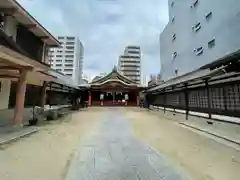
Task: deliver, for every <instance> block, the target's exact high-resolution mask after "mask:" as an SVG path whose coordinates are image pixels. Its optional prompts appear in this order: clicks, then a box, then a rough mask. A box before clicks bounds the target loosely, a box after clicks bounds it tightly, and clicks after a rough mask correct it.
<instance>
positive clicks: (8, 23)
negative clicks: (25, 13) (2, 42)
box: [4, 16, 18, 41]
mask: <svg viewBox="0 0 240 180" xmlns="http://www.w3.org/2000/svg"><path fill="white" fill-rule="evenodd" d="M17 25H18V23H17V21H16V20H15V19H14V18H13V17H11V16H7V17H6V20H5V23H4V31H5V32H6V33H7V35H8V36H11V37H12V38H13V40H15V41H16V36H17Z"/></svg>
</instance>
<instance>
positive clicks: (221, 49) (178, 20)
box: [160, 0, 240, 80]
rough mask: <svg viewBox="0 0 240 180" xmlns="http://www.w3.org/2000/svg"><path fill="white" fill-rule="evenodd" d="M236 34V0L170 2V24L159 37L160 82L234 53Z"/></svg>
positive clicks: (239, 24)
mask: <svg viewBox="0 0 240 180" xmlns="http://www.w3.org/2000/svg"><path fill="white" fill-rule="evenodd" d="M239 32H240V1H239V0H227V1H226V0H211V1H210V0H184V1H179V0H169V22H168V24H167V26H166V27H165V29H164V30H163V32H162V33H161V35H160V52H161V55H160V56H161V64H162V67H161V70H162V75H163V79H164V80H166V79H170V78H172V77H174V76H178V75H182V74H185V73H188V72H190V71H193V70H195V69H197V68H199V67H201V66H203V65H205V64H208V63H211V62H212V61H215V60H217V59H219V58H221V57H223V56H225V55H227V54H231V53H233V52H235V51H237V50H238V49H240V39H239Z"/></svg>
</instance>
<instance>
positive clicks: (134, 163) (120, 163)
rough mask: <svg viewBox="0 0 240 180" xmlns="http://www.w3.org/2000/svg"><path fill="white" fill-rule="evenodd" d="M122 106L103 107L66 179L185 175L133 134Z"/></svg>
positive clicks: (175, 179) (162, 179) (146, 179)
mask: <svg viewBox="0 0 240 180" xmlns="http://www.w3.org/2000/svg"><path fill="white" fill-rule="evenodd" d="M123 114H124V113H123V111H122V110H121V109H114V111H106V114H105V117H104V119H103V120H101V121H100V124H99V126H97V128H96V129H95V130H94V131H92V132H91V133H90V135H89V136H88V137H87V138H86V139H85V144H84V146H81V147H79V150H78V152H77V153H76V154H75V158H74V159H73V161H72V162H71V164H70V167H69V171H68V173H67V175H66V180H79V179H81V180H185V179H188V178H186V177H184V176H183V175H182V173H180V172H177V171H176V170H175V169H173V168H172V167H171V165H170V164H168V162H167V160H166V159H165V158H164V157H163V156H162V155H160V154H157V153H156V152H155V151H153V150H152V149H151V148H150V147H148V146H147V145H146V144H143V143H142V142H140V141H139V140H138V139H136V138H135V137H134V136H133V134H132V127H131V124H130V121H128V120H127V119H126V117H125V116H124V115H123Z"/></svg>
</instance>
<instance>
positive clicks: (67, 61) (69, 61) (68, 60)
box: [65, 59, 73, 63]
mask: <svg viewBox="0 0 240 180" xmlns="http://www.w3.org/2000/svg"><path fill="white" fill-rule="evenodd" d="M65 62H66V63H72V62H73V60H70V59H67V60H65Z"/></svg>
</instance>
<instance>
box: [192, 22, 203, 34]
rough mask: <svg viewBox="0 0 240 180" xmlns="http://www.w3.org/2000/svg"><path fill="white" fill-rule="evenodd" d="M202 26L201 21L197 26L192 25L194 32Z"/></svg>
mask: <svg viewBox="0 0 240 180" xmlns="http://www.w3.org/2000/svg"><path fill="white" fill-rule="evenodd" d="M201 28H202V26H201V23H200V22H199V23H197V24H196V25H195V26H193V27H192V29H193V31H194V32H197V31H199V30H200V29H201Z"/></svg>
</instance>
